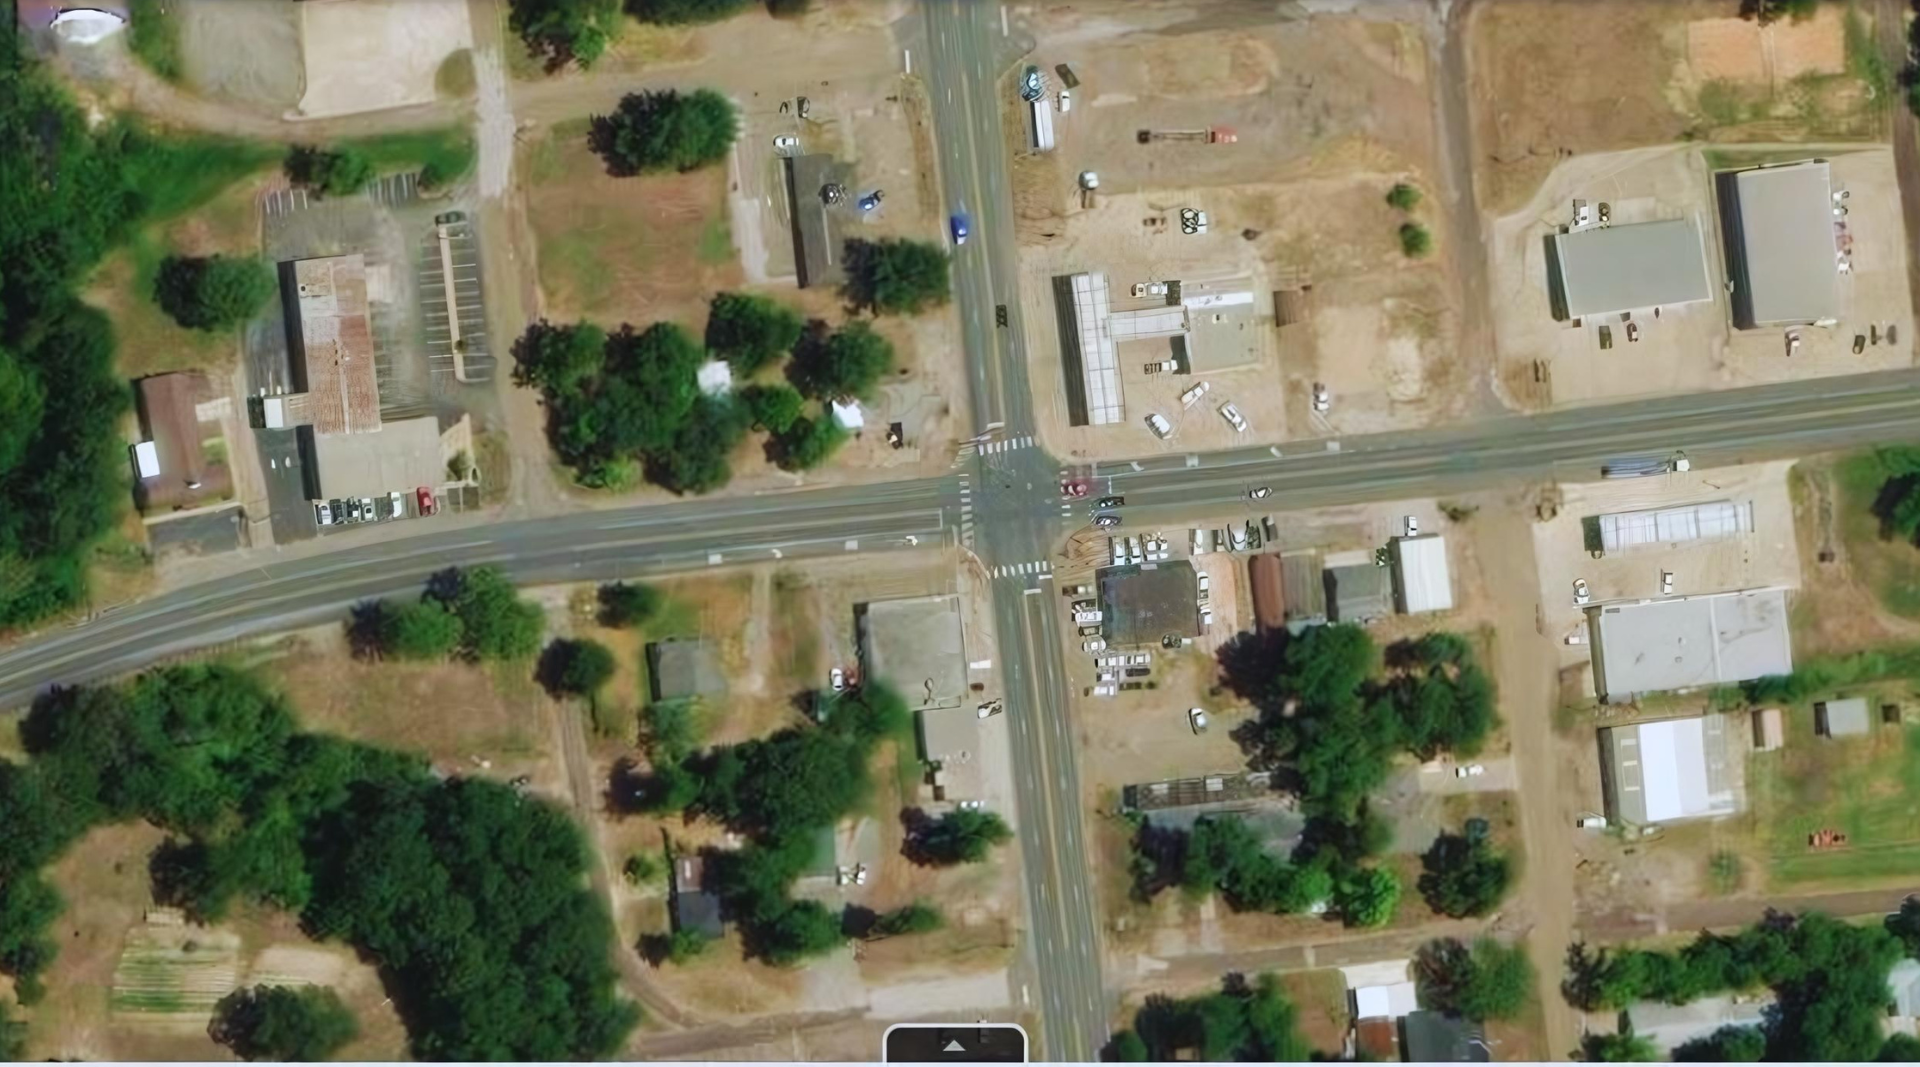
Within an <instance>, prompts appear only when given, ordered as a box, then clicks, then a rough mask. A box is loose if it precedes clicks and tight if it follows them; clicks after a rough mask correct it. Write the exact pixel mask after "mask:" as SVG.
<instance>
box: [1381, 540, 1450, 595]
mask: <svg viewBox="0 0 1920 1067" xmlns="http://www.w3.org/2000/svg"><path fill="white" fill-rule="evenodd" d="M1393 579H1394V600H1395V606H1396V607H1398V608H1399V609H1400V610H1401V611H1403V612H1405V613H1407V614H1409V615H1417V614H1420V613H1422V612H1428V611H1448V610H1451V609H1452V608H1453V575H1452V573H1451V572H1450V571H1449V570H1448V568H1447V541H1446V538H1444V537H1441V536H1440V535H1439V534H1424V535H1422V536H1420V537H1396V538H1394V539H1393Z"/></svg>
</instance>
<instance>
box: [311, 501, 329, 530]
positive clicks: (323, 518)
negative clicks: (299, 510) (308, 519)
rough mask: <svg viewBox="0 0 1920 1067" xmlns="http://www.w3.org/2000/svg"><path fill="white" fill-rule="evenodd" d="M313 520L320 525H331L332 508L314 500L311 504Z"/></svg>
mask: <svg viewBox="0 0 1920 1067" xmlns="http://www.w3.org/2000/svg"><path fill="white" fill-rule="evenodd" d="M313 521H315V522H317V523H319V524H320V525H322V526H332V525H333V508H332V507H331V506H329V505H327V504H324V503H321V502H319V501H315V502H314V505H313Z"/></svg>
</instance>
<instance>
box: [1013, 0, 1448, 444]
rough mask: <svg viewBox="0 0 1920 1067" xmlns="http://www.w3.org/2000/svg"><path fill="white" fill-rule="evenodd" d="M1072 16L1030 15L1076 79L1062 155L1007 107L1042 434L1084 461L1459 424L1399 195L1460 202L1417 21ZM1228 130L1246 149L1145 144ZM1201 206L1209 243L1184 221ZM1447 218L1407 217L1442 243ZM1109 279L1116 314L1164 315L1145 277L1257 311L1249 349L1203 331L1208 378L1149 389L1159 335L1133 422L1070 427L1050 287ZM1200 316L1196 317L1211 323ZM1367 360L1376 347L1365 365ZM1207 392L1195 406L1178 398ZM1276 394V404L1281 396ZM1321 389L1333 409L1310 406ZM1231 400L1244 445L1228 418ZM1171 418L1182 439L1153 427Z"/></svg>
mask: <svg viewBox="0 0 1920 1067" xmlns="http://www.w3.org/2000/svg"><path fill="white" fill-rule="evenodd" d="M1193 16H1194V9H1191V8H1188V7H1184V6H1179V5H1155V6H1151V7H1140V6H1130V7H1124V8H1123V7H1119V6H1102V5H1095V6H1094V7H1093V8H1091V9H1088V8H1087V7H1086V6H1084V5H1076V6H1075V7H1074V8H1073V9H1071V12H1069V11H1068V9H1064V8H1063V9H1058V10H1056V11H1051V12H1041V13H1038V14H1036V15H1035V16H1034V19H1035V29H1036V33H1037V35H1038V40H1039V46H1038V48H1037V50H1036V52H1035V53H1034V60H1035V61H1036V62H1037V63H1039V64H1040V65H1041V66H1042V67H1045V68H1051V66H1052V65H1053V64H1054V63H1056V62H1066V63H1068V64H1070V65H1071V66H1072V67H1073V69H1074V71H1075V73H1076V75H1077V76H1078V77H1079V78H1080V79H1081V82H1082V86H1081V87H1080V88H1079V89H1076V90H1074V91H1073V92H1074V97H1075V101H1076V104H1077V105H1078V106H1076V107H1075V108H1073V110H1072V111H1071V112H1069V113H1063V114H1058V115H1057V116H1056V120H1055V123H1054V129H1055V133H1056V139H1057V142H1058V145H1059V148H1058V149H1057V150H1056V151H1054V152H1050V153H1042V154H1034V153H1031V152H1029V151H1027V150H1026V145H1027V142H1026V140H1025V138H1026V137H1027V131H1028V127H1029V125H1030V119H1029V117H1028V116H1027V113H1026V108H1025V106H1024V105H1020V104H1019V103H1018V101H1017V99H1015V98H1014V97H1013V96H1012V95H1011V94H1010V95H1009V98H1008V99H1009V102H1008V104H1007V106H1006V109H1005V111H1004V112H1003V116H1002V118H1003V124H1004V126H1005V128H1006V129H1007V136H1008V138H1009V143H1010V144H1015V145H1016V146H1017V148H1018V149H1019V154H1017V155H1016V158H1015V161H1014V186H1015V189H1014V200H1015V208H1016V211H1017V213H1018V215H1019V222H1018V232H1019V235H1020V239H1021V243H1022V245H1023V248H1022V260H1021V269H1022V275H1023V281H1022V290H1023V292H1024V293H1025V300H1026V301H1027V305H1026V307H1025V308H1024V309H1023V310H1024V319H1025V322H1026V323H1027V333H1028V336H1027V345H1028V349H1029V351H1030V353H1031V354H1032V360H1033V365H1034V381H1035V382H1036V401H1037V402H1038V403H1039V404H1040V405H1041V407H1042V409H1043V410H1044V411H1045V412H1046V415H1045V416H1044V417H1043V423H1044V424H1045V427H1044V433H1043V436H1044V437H1045V439H1046V440H1047V442H1048V443H1049V446H1050V447H1052V448H1053V449H1054V451H1055V452H1056V453H1058V454H1061V455H1073V456H1076V457H1082V458H1091V457H1096V456H1107V455H1116V454H1128V455H1132V454H1138V453H1141V452H1145V451H1151V450H1155V449H1159V450H1171V449H1188V450H1191V449H1208V448H1219V447H1225V446H1230V445H1234V444H1248V443H1253V442H1255V441H1258V442H1262V443H1268V442H1273V441H1281V440H1286V439H1289V438H1298V437H1320V436H1330V435H1333V434H1336V433H1344V432H1362V431H1369V430H1386V429H1393V428H1398V427H1407V426H1418V425H1424V424H1426V423H1429V422H1434V421H1440V420H1443V419H1445V418H1446V417H1447V416H1448V415H1449V414H1453V413H1456V408H1457V406H1458V404H1459V403H1460V402H1462V401H1463V400H1464V398H1465V394H1466V387H1467V385H1468V383H1465V382H1462V381H1459V380H1457V379H1458V374H1457V372H1456V369H1455V368H1454V366H1453V362H1454V353H1453V348H1454V332H1455V330H1456V329H1457V326H1458V323H1457V321H1456V320H1457V316H1456V315H1455V313H1454V311H1453V306H1452V301H1453V299H1454V298H1453V296H1452V292H1451V289H1450V286H1449V284H1448V282H1447V280H1446V277H1445V275H1444V273H1443V272H1442V270H1441V269H1440V268H1439V267H1438V266H1436V265H1434V257H1432V256H1430V257H1429V258H1428V259H1427V260H1421V261H1415V260H1409V259H1408V258H1407V257H1406V256H1405V255H1404V254H1403V253H1402V252H1401V250H1400V246H1399V240H1398V238H1397V236H1396V233H1397V231H1398V229H1399V227H1400V225H1401V223H1402V222H1403V221H1406V216H1404V215H1403V214H1402V213H1400V212H1398V211H1397V210H1395V209H1394V208H1392V207H1389V206H1388V205H1387V204H1386V202H1385V200H1384V197H1385V195H1386V193H1387V191H1388V190H1389V189H1390V188H1392V187H1393V185H1394V184H1396V183H1399V182H1408V183H1410V184H1413V185H1415V186H1417V187H1420V188H1422V189H1423V190H1424V191H1425V192H1426V194H1427V199H1428V200H1429V201H1432V200H1434V199H1435V198H1436V197H1439V196H1440V195H1442V193H1441V191H1440V190H1438V189H1436V188H1434V183H1435V182H1436V181H1437V180H1438V177H1437V168H1436V167H1435V166H1434V165H1433V163H1432V153H1433V136H1432V131H1431V121H1430V116H1431V106H1430V101H1429V98H1428V97H1429V71H1428V63H1427V50H1426V46H1425V42H1424V39H1423V36H1422V28H1421V27H1419V26H1416V25H1410V24H1405V23H1401V22H1396V21H1391V20H1390V19H1389V18H1388V17H1387V16H1386V15H1385V14H1382V13H1381V12H1380V9H1375V11H1374V17H1363V16H1354V17H1346V16H1328V15H1316V16H1314V17H1312V18H1308V19H1290V18H1276V17H1274V16H1272V15H1271V14H1269V13H1266V12H1255V11H1254V9H1239V10H1236V11H1232V12H1226V11H1219V10H1209V11H1208V12H1207V15H1206V17H1205V18H1194V17H1193ZM1209 125H1221V126H1228V127H1231V128H1232V129H1233V130H1234V131H1235V132H1236V133H1237V135H1238V140H1237V142H1236V143H1233V144H1215V145H1208V144H1199V143H1191V142H1189V143H1180V142H1169V143H1153V144H1147V145H1142V144H1140V143H1138V139H1137V136H1136V135H1137V133H1138V131H1139V130H1142V129H1148V128H1152V129H1163V130H1164V129H1194V128H1202V127H1206V126H1209ZM1082 169H1093V170H1097V171H1098V172H1099V175H1100V200H1099V204H1098V206H1096V207H1094V208H1092V209H1086V208H1083V207H1082V206H1080V202H1079V200H1078V199H1077V194H1076V193H1075V192H1074V186H1075V181H1076V175H1077V174H1078V173H1079V171H1080V170H1082ZM1183 207H1192V208H1197V209H1203V210H1206V211H1207V212H1208V214H1209V217H1210V226H1209V231H1208V232H1207V233H1206V234H1200V235H1186V234H1183V233H1181V231H1180V229H1179V226H1178V213H1179V210H1180V209H1181V208H1183ZM1436 215H1437V213H1436V212H1435V211H1433V210H1431V209H1430V208H1429V207H1421V208H1416V209H1415V211H1414V213H1413V218H1414V219H1415V220H1417V221H1419V222H1420V223H1421V224H1423V225H1425V226H1426V227H1427V228H1428V229H1429V230H1431V231H1434V233H1435V237H1436V239H1437V241H1438V242H1440V243H1441V244H1444V242H1445V240H1446V235H1445V233H1444V232H1442V231H1443V229H1444V227H1443V226H1442V225H1441V223H1440V222H1439V221H1438V219H1437V217H1436ZM1079 272H1104V273H1105V274H1106V275H1107V277H1108V280H1109V284H1110V291H1111V293H1112V295H1113V298H1114V299H1113V307H1114V309H1115V310H1116V311H1122V310H1130V309H1133V308H1137V307H1144V306H1147V305H1148V303H1149V301H1146V300H1133V299H1131V298H1130V297H1129V291H1130V289H1131V286H1132V285H1133V284H1134V283H1136V282H1147V281H1174V280H1178V281H1181V282H1182V283H1183V297H1189V296H1190V294H1189V293H1188V292H1187V291H1188V290H1192V289H1194V288H1195V287H1196V286H1207V287H1211V289H1212V290H1213V291H1220V292H1247V293H1251V294H1252V296H1253V302H1252V304H1251V305H1250V306H1249V311H1248V312H1247V313H1246V314H1245V315H1244V318H1243V321H1245V322H1247V323H1248V325H1247V326H1246V327H1245V329H1246V330H1247V331H1248V340H1247V341H1245V342H1240V341H1234V342H1229V343H1222V342H1221V341H1219V340H1215V341H1213V343H1212V344H1206V343H1205V342H1206V340H1207V339H1206V338H1196V340H1195V342H1194V348H1193V352H1194V356H1193V362H1192V366H1191V368H1190V369H1191V371H1192V373H1191V374H1178V375H1165V374H1161V375H1148V374H1147V373H1145V372H1144V371H1143V369H1142V368H1143V367H1144V366H1145V365H1146V364H1147V363H1149V362H1158V361H1162V360H1166V359H1170V358H1172V356H1171V355H1170V354H1169V353H1170V351H1171V350H1170V348H1169V344H1168V342H1167V341H1165V340H1147V341H1128V342H1123V343H1121V344H1120V345H1118V346H1117V355H1118V358H1119V363H1120V366H1121V386H1122V392H1123V394H1124V398H1125V407H1126V414H1125V419H1124V422H1123V423H1122V424H1119V425H1110V426H1103V427H1074V428H1070V427H1068V426H1067V425H1066V422H1067V413H1066V399H1065V381H1064V378H1063V373H1064V371H1063V367H1062V362H1061V360H1062V356H1061V352H1060V347H1061V342H1060V329H1059V327H1058V325H1057V321H1056V309H1055V306H1054V305H1055V298H1054V296H1053V289H1052V284H1051V282H1052V279H1053V278H1055V277H1057V276H1063V275H1068V274H1074V273H1079ZM1304 285H1310V286H1311V287H1312V289H1311V294H1310V297H1309V298H1308V299H1307V300H1306V301H1305V305H1306V310H1305V312H1304V317H1303V318H1302V319H1301V320H1299V321H1298V323H1297V324H1295V325H1288V326H1286V327H1285V328H1283V329H1277V330H1276V329H1275V325H1276V315H1277V314H1278V312H1277V310H1276V301H1275V297H1274V294H1275V293H1276V292H1278V291H1280V290H1293V289H1298V288H1300V287H1301V286H1304ZM1193 314H1198V312H1195V313H1193ZM1356 351H1364V352H1367V353H1369V357H1368V358H1355V357H1354V353H1355V352H1356ZM1200 381H1207V382H1209V383H1210V384H1211V390H1210V391H1209V393H1208V394H1207V395H1206V396H1205V397H1204V398H1203V399H1202V400H1201V401H1200V402H1199V403H1196V404H1195V405H1193V406H1192V407H1191V408H1190V409H1185V410H1183V407H1182V405H1181V404H1180V402H1179V399H1178V397H1179V394H1180V393H1181V392H1182V391H1184V390H1186V389H1187V388H1189V387H1190V386H1193V385H1195V384H1196V383H1197V382H1200ZM1276 382H1278V383H1283V387H1282V388H1278V389H1276V388H1274V385H1275V383H1276ZM1314 382H1322V383H1325V384H1326V385H1327V386H1328V388H1329V389H1330V391H1331V392H1332V394H1333V406H1332V409H1331V411H1330V412H1328V413H1326V414H1325V415H1324V416H1322V415H1318V414H1315V413H1312V412H1311V411H1310V403H1309V397H1310V395H1311V388H1312V385H1313V383H1314ZM1227 401H1231V402H1232V403H1234V404H1235V406H1237V407H1238V408H1239V409H1240V411H1241V413H1242V414H1243V415H1244V416H1245V417H1246V419H1247V421H1248V423H1249V428H1248V430H1247V431H1246V432H1245V433H1244V434H1240V433H1236V432H1235V431H1234V430H1233V428H1232V427H1231V426H1230V425H1229V424H1228V423H1227V422H1226V421H1225V420H1224V419H1222V418H1220V417H1219V416H1218V415H1217V409H1218V407H1219V406H1220V404H1222V403H1224V402H1227ZM1149 412H1158V413H1160V414H1162V415H1165V416H1167V417H1168V418H1169V420H1170V421H1172V422H1173V423H1174V424H1175V427H1176V428H1175V431H1174V433H1173V435H1172V436H1171V438H1170V439H1169V440H1167V441H1160V440H1158V439H1157V438H1155V437H1154V436H1152V435H1151V434H1150V433H1149V432H1148V430H1147V428H1146V426H1145V425H1144V422H1143V420H1144V419H1145V417H1146V415H1147V413H1149Z"/></svg>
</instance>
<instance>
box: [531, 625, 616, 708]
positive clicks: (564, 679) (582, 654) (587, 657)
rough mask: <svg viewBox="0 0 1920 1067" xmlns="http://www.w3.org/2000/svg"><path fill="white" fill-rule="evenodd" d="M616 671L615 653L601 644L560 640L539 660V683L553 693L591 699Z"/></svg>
mask: <svg viewBox="0 0 1920 1067" xmlns="http://www.w3.org/2000/svg"><path fill="white" fill-rule="evenodd" d="M617 669H618V664H617V663H616V662H615V661H614V658H613V652H612V651H611V650H609V649H608V648H607V646H605V645H603V644H601V643H600V642H598V641H589V640H584V639H575V638H561V639H560V640H557V641H554V642H553V643H552V644H550V645H548V646H547V650H546V652H545V653H543V654H542V655H541V657H540V672H539V673H540V683H541V684H542V685H544V686H545V687H546V688H547V691H548V692H550V693H555V694H568V695H572V696H580V697H591V696H593V695H594V694H596V693H598V692H599V691H600V689H601V687H602V686H604V685H606V684H607V683H608V682H610V681H612V680H613V675H614V672H615V670H617Z"/></svg>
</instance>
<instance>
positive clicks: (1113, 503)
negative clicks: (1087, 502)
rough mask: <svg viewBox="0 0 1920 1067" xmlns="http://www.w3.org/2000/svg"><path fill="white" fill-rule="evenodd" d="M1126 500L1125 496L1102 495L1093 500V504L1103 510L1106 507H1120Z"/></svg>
mask: <svg viewBox="0 0 1920 1067" xmlns="http://www.w3.org/2000/svg"><path fill="white" fill-rule="evenodd" d="M1126 502H1127V498H1126V497H1124V496H1103V497H1101V498H1100V499H1098V500H1096V501H1094V502H1093V506H1094V507H1096V508H1100V509H1102V510H1105V509H1107V508H1117V507H1120V506H1122V505H1124V504H1125V503H1126Z"/></svg>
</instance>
